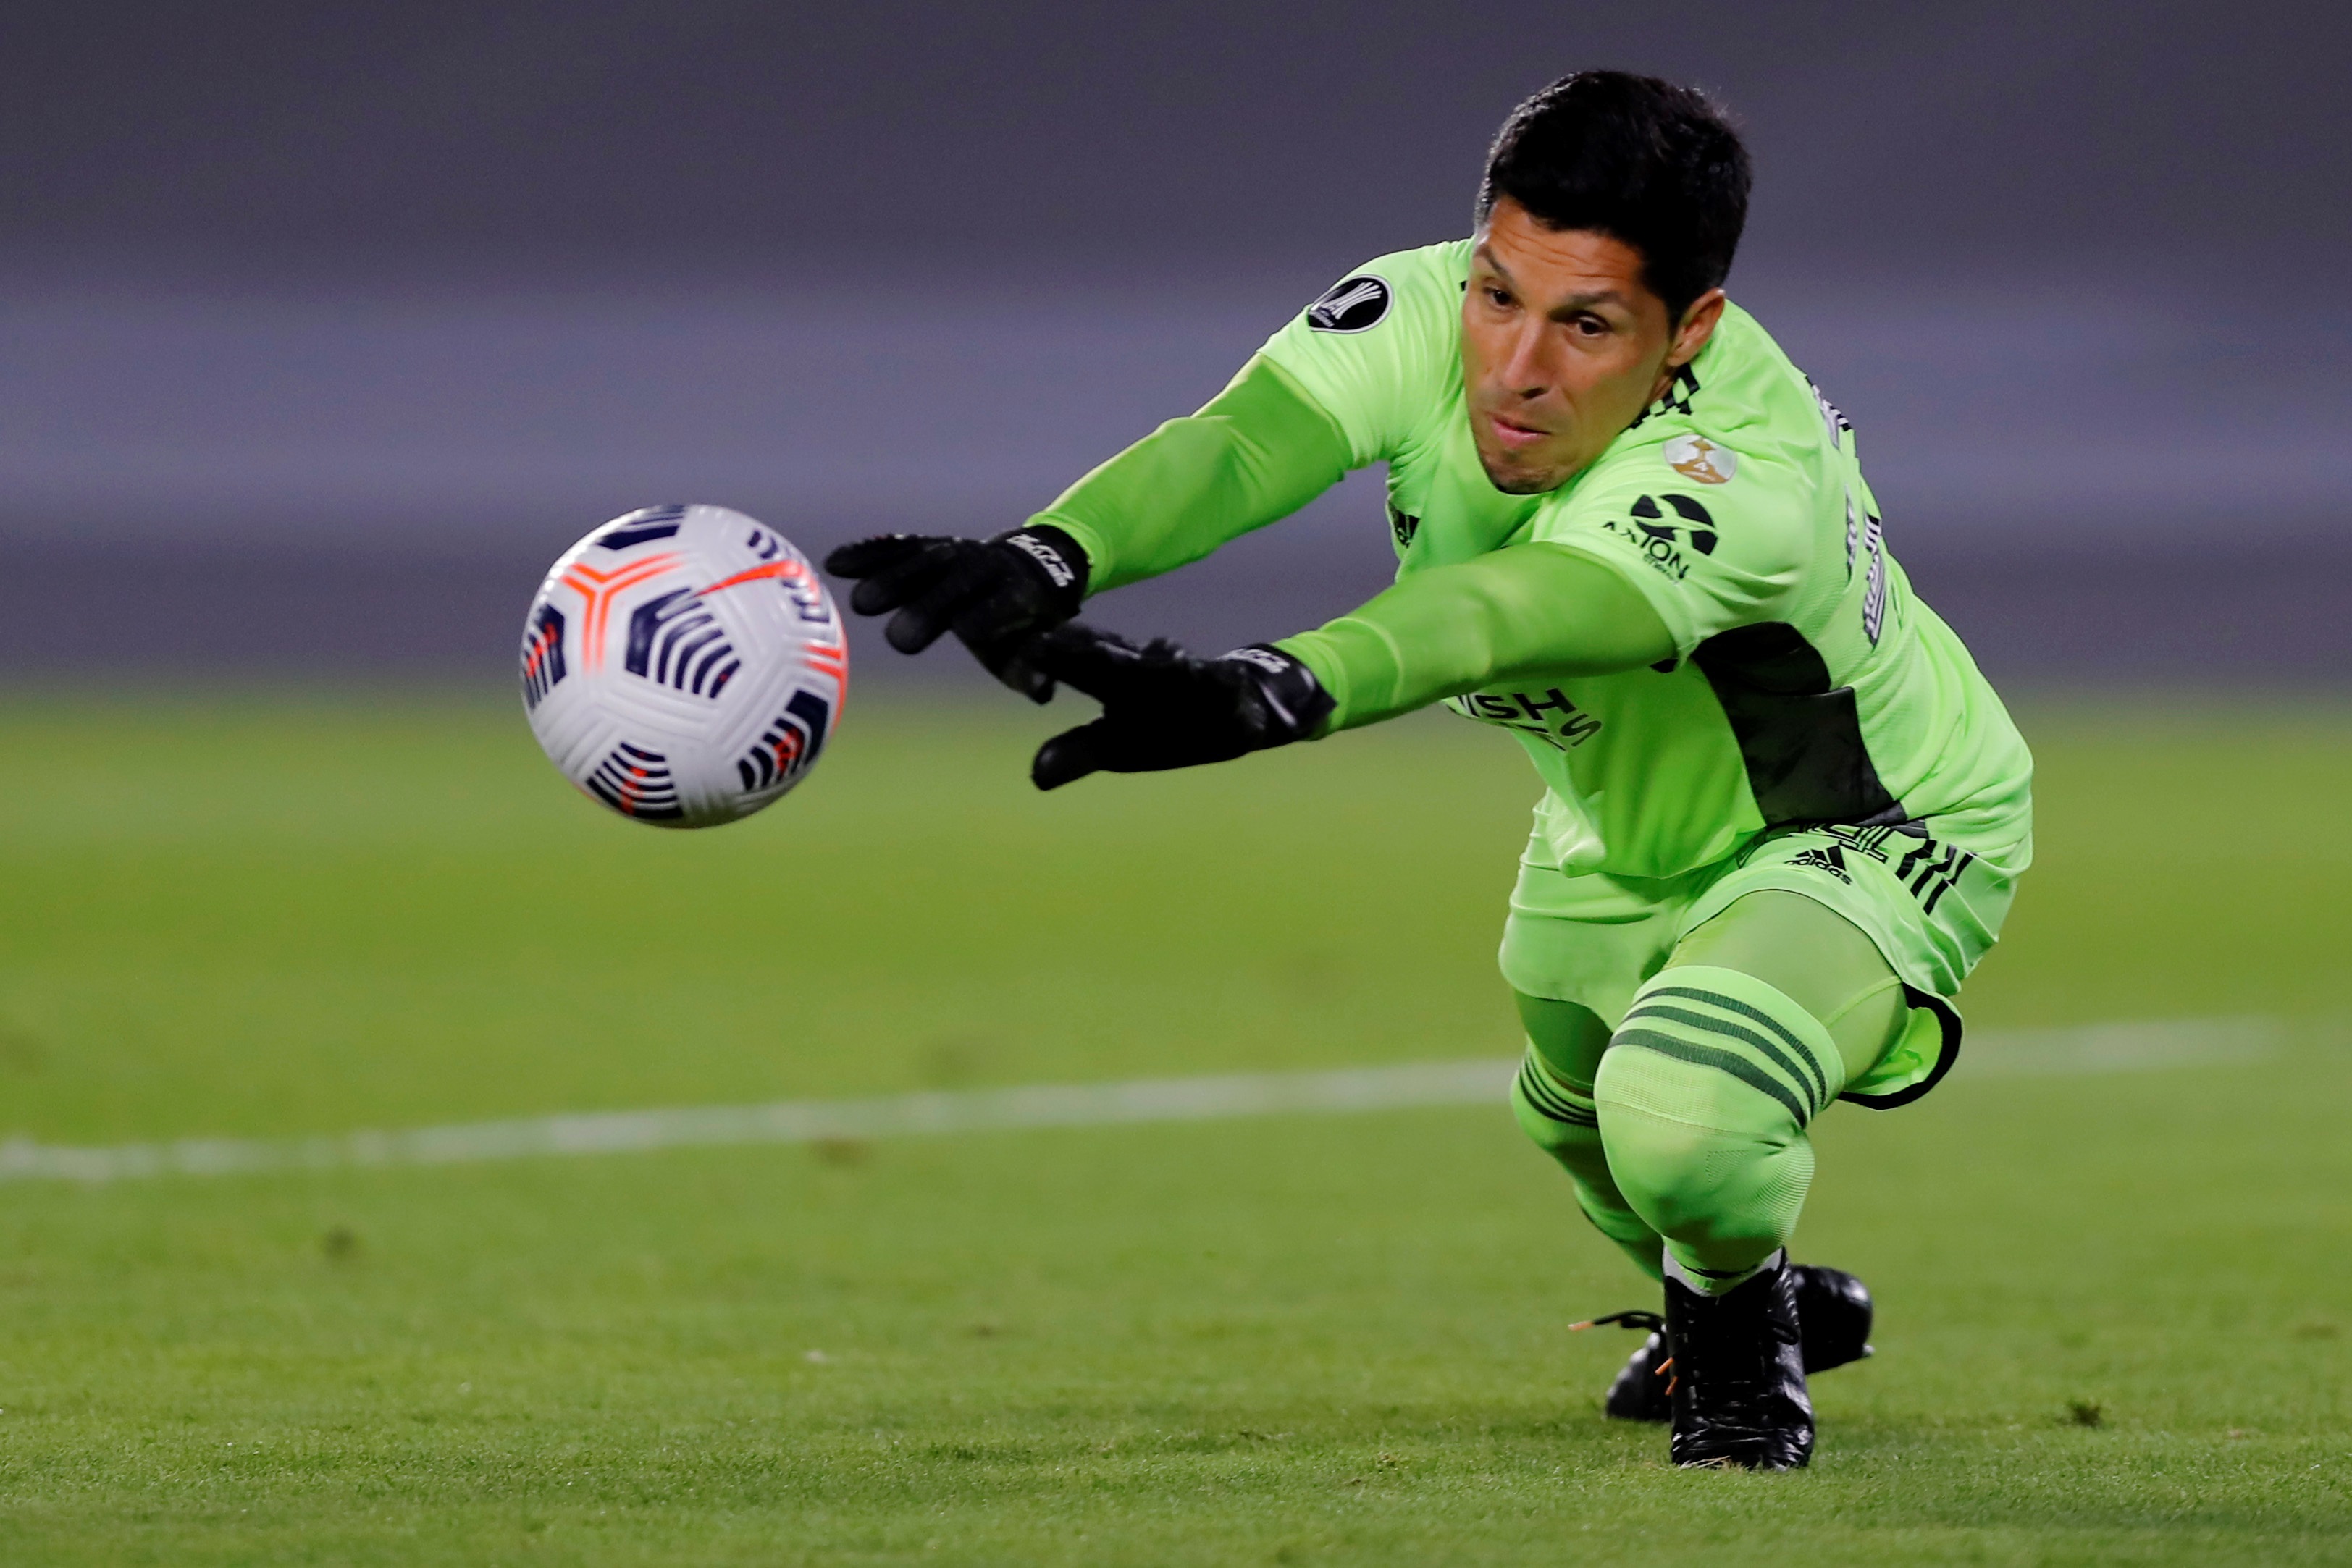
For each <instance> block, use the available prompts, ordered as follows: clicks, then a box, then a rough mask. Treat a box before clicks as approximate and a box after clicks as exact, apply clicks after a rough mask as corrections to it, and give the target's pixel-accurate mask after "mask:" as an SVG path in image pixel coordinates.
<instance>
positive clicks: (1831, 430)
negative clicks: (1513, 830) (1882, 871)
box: [1036, 239, 2032, 877]
mask: <svg viewBox="0 0 2352 1568" xmlns="http://www.w3.org/2000/svg"><path fill="white" fill-rule="evenodd" d="M1471 247H1472V242H1470V241H1469V240H1466V239H1465V240H1457V241H1454V242H1453V243H1450V244H1446V245H1439V246H1428V247H1425V248H1423V249H1420V250H1412V251H1402V252H1399V253H1397V254H1395V255H1393V256H1382V257H1381V258H1380V259H1379V260H1377V261H1374V262H1372V263H1370V265H1369V266H1367V267H1364V268H1362V269H1361V270H1360V271H1359V272H1357V273H1356V274H1354V275H1352V276H1351V277H1349V278H1348V279H1346V280H1344V281H1343V282H1342V283H1340V284H1339V285H1338V286H1336V287H1334V288H1333V289H1332V290H1330V291H1329V292H1328V293H1327V294H1326V295H1325V296H1324V297H1323V298H1321V299H1319V300H1318V301H1317V302H1316V303H1315V304H1314V305H1313V306H1311V307H1310V308H1308V309H1307V311H1305V312H1303V313H1302V314H1301V315H1300V316H1299V317H1298V318H1297V319H1294V320H1293V321H1292V322H1290V323H1289V324H1288V325H1287V326H1286V327H1285V328H1283V329H1282V330H1280V331H1279V332H1277V333H1276V334H1275V336H1274V337H1273V339H1272V340H1269V341H1268V342H1267V343H1266V345H1265V349H1264V350H1262V352H1261V354H1260V355H1259V357H1258V358H1257V359H1256V360H1254V361H1252V364H1251V367H1250V368H1249V369H1247V370H1245V371H1244V373H1243V375H1242V376H1241V377H1238V378H1236V380H1235V382H1234V385H1233V387H1231V388H1229V389H1228V390H1227V392H1226V393H1225V394H1224V395H1223V397H1221V398H1220V399H1219V400H1218V401H1217V402H1213V403H1212V404H1210V406H1209V407H1208V408H1207V409H1204V410H1203V411H1202V413H1201V414H1199V415H1196V416H1194V417H1193V418H1192V420H1189V421H1174V422H1171V423H1170V424H1169V425H1166V426H1163V427H1162V428H1161V430H1160V432H1159V433H1158V434H1155V435H1154V436H1153V437H1151V438H1150V439H1149V440H1147V441H1146V442H1145V443H1142V444H1139V446H1138V447H1136V448H1132V449H1130V450H1129V453H1127V454H1122V455H1121V456H1120V457H1119V458H1116V459H1113V460H1112V462H1111V463H1109V464H1106V465H1104V466H1103V468H1101V469H1097V471H1096V472H1095V474H1093V475H1090V476H1087V479H1085V480H1082V481H1080V483H1079V484H1078V485H1077V486H1074V487H1073V488H1072V489H1071V490H1070V491H1069V492H1068V493H1066V495H1065V496H1064V497H1062V498H1061V499H1060V500H1058V501H1056V502H1055V505H1054V507H1051V508H1049V509H1048V510H1047V511H1045V512H1044V513H1042V514H1040V515H1039V517H1038V518H1037V519H1036V520H1037V521H1039V522H1043V523H1049V524H1053V525H1055V526H1057V527H1060V528H1064V529H1065V530H1066V531H1068V532H1069V533H1070V534H1071V535H1072V536H1073V537H1075V538H1076V539H1077V540H1078V542H1079V543H1080V544H1081V545H1082V546H1083V547H1084V548H1086V549H1087V552H1088V555H1089V558H1090V559H1091V560H1092V562H1093V565H1094V572H1093V577H1092V580H1091V583H1090V587H1092V588H1093V589H1095V590H1097V591H1098V590H1100V589H1102V588H1106V587H1111V586H1116V585H1117V584H1118V583H1119V582H1124V581H1130V580H1135V579H1136V578H1139V577H1143V576H1149V575H1151V574H1152V573H1153V572H1155V571H1159V570H1167V569H1168V568H1170V567H1171V566H1174V565H1179V564H1181V563H1182V561H1184V560H1187V559H1196V558H1197V557H1198V556H1200V555H1202V554H1206V553H1207V552H1208V551H1209V550H1210V549H1213V548H1215V546H1216V545H1217V544H1219V543H1222V542H1223V540H1225V539H1228V538H1233V537H1234V536H1236V535H1238V534H1239V533H1241V532H1244V531H1245V530H1246V529H1248V528H1255V527H1257V526H1260V525H1261V524H1263V523H1265V522H1268V521H1271V520H1273V519H1274V517H1278V516H1281V515H1284V514H1285V513H1286V512H1288V511H1290V510H1294V509H1296V508H1297V507H1298V506H1301V505H1303V504H1304V503H1305V502H1306V501H1307V499H1310V498H1311V497H1313V495H1315V494H1316V493H1318V491H1319V490H1321V489H1322V488H1324V487H1326V486H1328V485H1329V484H1331V483H1333V482H1335V481H1336V480H1337V479H1338V478H1339V476H1340V472H1341V471H1342V470H1345V469H1353V468H1361V467H1365V466H1369V465H1371V464H1374V463H1385V464H1386V465H1388V512H1389V522H1390V525H1391V536H1392V539H1393V544H1394V548H1395V550H1396V555H1397V562H1398V565H1397V574H1398V586H1397V587H1396V588H1395V589H1392V590H1391V591H1389V592H1388V593H1386V594H1383V595H1381V597H1380V598H1379V599H1376V600H1374V601H1372V602H1371V603H1370V604H1369V605H1367V606H1365V607H1364V608H1363V609H1362V610H1360V611H1359V612H1355V613H1354V614H1352V615H1349V616H1343V617H1340V618H1339V620H1337V621H1334V622H1331V623H1330V624H1328V625H1327V626H1325V627H1323V628H1320V629H1318V630H1317V631H1314V632H1306V633H1302V634H1300V635H1298V636H1296V637H1292V638H1288V639H1286V640H1284V642H1283V643H1281V644H1280V645H1281V646H1282V647H1283V648H1285V649H1286V650H1287V651H1289V652H1290V653H1293V654H1295V655H1297V657H1298V658H1300V659H1301V660H1303V661H1304V662H1305V663H1306V664H1307V665H1308V666H1309V667H1310V668H1311V669H1313V670H1314V671H1315V673H1316V674H1317V676H1318V678H1319V679H1321V680H1322V682H1323V684H1324V685H1325V686H1326V687H1327V688H1328V689H1329V690H1330V692H1331V694H1332V695H1333V697H1334V699H1335V700H1336V702H1337V704H1338V708H1337V711H1336V712H1335V714H1334V716H1333V727H1335V728H1344V727H1349V726H1350V725H1352V724H1358V723H1363V722H1369V721H1370V720H1372V719H1376V718H1381V717H1386V716H1390V715H1391V714H1392V713H1395V712H1399V711H1402V709H1403V708H1405V707H1409V706H1420V705H1421V704H1423V703H1425V702H1429V701H1433V700H1438V699H1443V700H1444V701H1445V703H1446V706H1449V707H1450V708H1452V709H1453V710H1454V712H1456V713H1459V714H1461V715H1462V716H1465V717H1467V718H1471V719H1475V720H1476V721H1478V722H1481V723H1485V724H1491V725H1495V726H1498V727H1502V728H1506V729H1508V730H1510V731H1511V732H1512V733H1513V734H1514V735H1515V736H1517V737H1518V740H1519V743H1520V744H1521V745H1522V746H1523V747H1525V748H1526V749H1527V752H1528V756H1529V757H1530V758H1532V759H1533V760H1534V763H1535V766H1536V769H1537V771H1538V773H1539V774H1541V775H1542V777H1543V779H1544V782H1545V783H1546V785H1548V786H1549V789H1548V791H1547V794H1546V796H1545V799H1544V800H1543V802H1542V804H1541V806H1540V807H1539V808H1538V839H1539V840H1540V841H1544V842H1546V843H1548V844H1549V847H1550V850H1551V852H1552V853H1553V855H1554V856H1555V862H1554V863H1556V864H1558V865H1559V866H1560V867H1561V868H1562V869H1564V870H1568V871H1570V872H1579V871H1588V870H1601V871H1606V872H1609V873H1612V874H1616V875H1621V876H1633V877H1665V876H1673V875H1677V874H1680V873H1684V872H1685V871H1689V870H1692V869H1694V868H1696V867H1699V866H1704V865H1707V864H1711V863H1713V862H1716V861H1717V860H1720V859H1722V858H1723V857H1724V856H1726V855H1728V854H1730V853H1732V852H1735V851H1737V850H1738V849H1739V848H1740V847H1741V845H1743V844H1744V843H1746V842H1748V841H1750V840H1752V839H1753V838H1754V837H1755V836H1756V835H1757V834H1759V832H1761V831H1764V830H1766V829H1767V828H1771V827H1778V826H1781V825H1786V824H1794V823H1843V824H1851V825H1853V826H1858V827H1867V826H1874V825H1885V824H1891V823H1895V822H1900V821H1913V820H1919V819H1927V818H1933V819H1935V820H1936V836H1937V839H1938V840H1940V841H1945V842H1948V843H1950V844H1954V845H1957V846H1958V847H1959V848H1961V849H1963V850H1966V851H1969V852H1972V853H1974V854H1977V855H1979V856H1981V857H1984V858H1986V859H1987V860H1989V861H1990V862H1992V863H1993V864H1994V865H1996V866H1998V867H1999V868H2000V870H2001V871H2003V872H2005V873H2009V874H2011V875H2014V874H2016V873H2019V872H2021V871H2022V870H2023V869H2024V867H2025V862H2026V860H2027V858H2028V857H2029V855H2030V853H2031V850H2030V844H2031V837H2030V832H2029V828H2030V812H2031V805H2030V785H2031V778H2032V761H2031V758H2030V757H2029V756H2028V754H2027V751H2026V748H2025V745H2024V742H2023V741H2022V739H2021V737H2019V735H2018V733H2017V730H2016V728H2015V727H2013V726H2012V725H2011V722H2010V718H2009V716H2008V714H2007V713H2006V712H2005V711H2004V710H2003V708H2002V706H2001V705H2000V699H1999V698H1998V697H1997V696H1996V695H1994V694H1993V691H1992V689H1991V687H1990V685H1988V684H1987V683H1986V681H1985V679H1984V677H1983V676H1982V675H1981V674H1979V673H1978V671H1977V668H1976V665H1975V664H1974V662H1973V661H1971V660H1970V658H1969V654H1968V651H1967V649H1966V648H1964V647H1963V646H1962V645H1961V643H1960V641H1959V639H1958V637H1957V636H1955V635H1954V634H1953V632H1951V630H1950V629H1949V628H1948V627H1947V626H1946V625H1945V624H1944V623H1943V622H1942V621H1940V620H1939V619H1937V616H1936V614H1935V613H1934V612H1932V611H1931V610H1929V609H1928V608H1927V605H1926V604H1924V603H1922V602H1921V601H1919V600H1918V599H1917V598H1916V596H1914V594H1913V593H1912V591H1911V588H1910V584H1909V583H1908V581H1907V580H1906V579H1905V577H1904V574H1903V571H1902V569H1901V568H1900V567H1899V566H1897V565H1896V564H1895V559H1894V558H1893V557H1892V556H1891V555H1889V554H1888V552H1887V549H1886V544H1885V537H1884V534H1883V532H1882V530H1881V528H1880V523H1879V516H1878V508H1877V505H1876V503H1875V501H1874V499H1873V498H1872V496H1871V493H1870V487H1869V486H1868V485H1867V484H1866V483H1865V482H1864V479H1863V476H1862V469H1861V465H1860V464H1859V462H1858V461H1857V458H1856V455H1855V450H1854V438H1853V430H1852V428H1851V427H1850V426H1849V425H1848V423H1846V421H1845V420H1844V419H1843V417H1842V416H1841V415H1840V414H1839V413H1838V411H1837V410H1836V409H1835V408H1834V407H1832V405H1831V404H1830V402H1828V400H1827V399H1825V398H1823V397H1822V394H1821V393H1820V392H1819V391H1817V390H1816V389H1815V388H1814V387H1813V386H1812V384H1811V382H1808V381H1807V380H1806V379H1805V377H1804V375H1803V374H1802V373H1801V371H1798V370H1797V369H1796V368H1795V367H1794V366H1793V365H1791V364H1790V361H1789V360H1788V358H1787V356H1786V355H1784V354H1783V353H1781V351H1780V347H1779V345H1777V344H1776V343H1774V342H1773V341H1772V340H1771V339H1770V337H1769V336H1768V335H1767V334H1766V333H1765V331H1764V329H1762V328H1761V327H1760V326H1759V325H1758V324H1757V322H1756V320H1755V319H1754V318H1752V317H1750V316H1748V314H1747V313H1746V312H1745V311H1743V310H1741V309H1739V308H1738V307H1737V306H1730V307H1727V308H1726V309H1725V311H1724V314H1723V319H1722V320H1721V322H1720V324H1719V325H1718V326H1717V329H1716V330H1715V332H1714V335H1713V337H1712V338H1711V339H1710V340H1709V341H1708V343H1707V345H1706V348H1705V349H1703V350H1701V351H1700V353H1699V354H1698V356H1697V358H1696V359H1695V360H1694V361H1692V362H1691V363H1690V364H1689V365H1688V366H1687V367H1686V368H1685V370H1684V371H1681V372H1680V373H1679V374H1678V376H1677V377H1676V379H1675V382H1673V384H1672V385H1671V386H1670V387H1669V388H1668V390H1667V392H1666V393H1665V394H1664V397H1662V398H1661V399H1660V400H1659V401H1658V402H1655V403H1653V404H1652V405H1651V406H1650V407H1649V409H1648V410H1646V411H1645V412H1644V413H1643V415H1642V416H1641V417H1640V418H1639V419H1637V420H1636V421H1635V422H1634V423H1633V425H1632V426H1631V427H1630V428H1629V429H1627V430H1626V431H1624V432H1623V433H1622V434H1620V435H1619V436H1618V437H1617V439H1616V440H1615V441H1614V442H1612V444H1610V446H1609V447H1608V448H1607V450H1606V451H1604V452H1603V453H1602V454H1601V456H1600V457H1599V458H1598V459H1597V460H1595V461H1594V462H1593V463H1592V464H1591V465H1589V466H1588V467H1586V468H1585V469H1583V470H1582V471H1580V473H1579V474H1577V475H1576V476H1574V477H1573V478H1572V479H1570V481H1569V482H1568V483H1567V484H1566V485H1564V486H1561V487H1560V488H1559V489H1556V490H1552V491H1549V492H1547V493H1545V494H1541V495H1535V496H1515V495H1507V494H1505V493H1503V492H1501V491H1499V490H1496V488H1495V487H1494V486H1493V485H1492V484H1491V483H1489V481H1488V480H1487V478H1486V472H1485V470H1484V469H1483V468H1482V467H1481V465H1480V464H1479V461H1478V457H1477V454H1476V452H1475V448H1474V446H1473V444H1472V440H1471V432H1470V423H1469V415H1468V410H1467V406H1466V403H1465V397H1464V389H1463V382H1462V355H1461V329H1462V327H1461V323H1462V316H1461V312H1462V297H1463V289H1464V286H1465V279H1466V277H1467V276H1468V264H1469V257H1470V252H1471ZM1563 562H1582V563H1589V565H1586V566H1583V567H1580V568H1579V570H1588V571H1589V570H1590V566H1592V565H1597V566H1598V567H1600V568H1601V569H1604V570H1606V571H1607V572H1608V573H1611V574H1612V575H1613V576H1614V577H1615V578H1617V579H1619V580H1622V582H1624V583H1626V584H1630V585H1631V586H1632V587H1633V589H1634V590H1635V591H1637V592H1638V593H1639V594H1640V596H1641V598H1642V600H1643V601H1646V602H1647V603H1648V605H1649V606H1650V608H1651V609H1652V610H1653V611H1654V612H1655V613H1656V615H1657V617H1658V619H1659V620H1660V621H1661V622H1664V626H1665V627H1666V629H1667V631H1668V632H1670V633H1671V635H1672V636H1673V639H1674V644H1675V656H1674V657H1673V658H1671V659H1669V660H1666V661H1664V662H1661V663H1660V664H1656V665H1655V666H1653V667H1650V668H1641V669H1633V670H1630V671H1623V672H1621V673H1617V674H1598V675H1596V674H1590V673H1586V674H1576V673H1572V669H1573V667H1574V666H1575V665H1576V664H1577V663H1578V661H1577V660H1576V659H1575V658H1573V657H1571V656H1570V654H1571V653H1573V651H1574V650H1575V649H1576V648H1577V647H1578V645H1579V643H1578V639H1579V635H1580V630H1581V628H1580V625H1579V618H1580V613H1582V609H1583V607H1582V606H1581V605H1580V602H1579V601H1578V599H1577V596H1576V594H1575V592H1574V591H1573V581H1572V580H1571V579H1570V577H1569V576H1568V575H1567V574H1566V573H1565V572H1564V571H1563V568H1562V563H1563ZM1587 580H1589V579H1587ZM1618 597H1620V598H1621V599H1622V595H1621V596H1618ZM1653 635H1654V633H1653ZM1548 649H1549V650H1556V651H1557V652H1558V653H1559V664H1558V667H1555V668H1547V667H1546V665H1545V663H1544V660H1545V657H1546V651H1547V650H1548ZM1502 671H1507V672H1509V674H1507V677H1504V678H1495V677H1496V672H1502Z"/></svg>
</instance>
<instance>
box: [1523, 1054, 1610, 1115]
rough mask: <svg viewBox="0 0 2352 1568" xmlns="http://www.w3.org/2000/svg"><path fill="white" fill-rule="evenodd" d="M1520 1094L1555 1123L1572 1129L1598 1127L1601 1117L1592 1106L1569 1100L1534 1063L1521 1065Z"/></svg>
mask: <svg viewBox="0 0 2352 1568" xmlns="http://www.w3.org/2000/svg"><path fill="white" fill-rule="evenodd" d="M1519 1092H1520V1093H1521V1094H1523V1095H1525V1096H1526V1097H1527V1102H1528V1104H1529V1105H1532V1106H1534V1107H1535V1111H1536V1113H1537V1114H1538V1115H1539V1116H1543V1117H1546V1118H1548V1119H1549V1120H1551V1121H1554V1122H1565V1123H1567V1124H1569V1125H1570V1126H1572V1127H1597V1126H1599V1125H1601V1118H1600V1115H1599V1114H1598V1113H1596V1112H1595V1111H1594V1110H1593V1109H1592V1107H1591V1106H1590V1105H1579V1104H1578V1103H1576V1102H1575V1101H1573V1100H1570V1099H1569V1098H1568V1097H1567V1096H1566V1095H1564V1094H1562V1093H1561V1092H1559V1090H1557V1089H1555V1088H1553V1087H1552V1085H1551V1083H1550V1082H1549V1081H1548V1080H1547V1079H1546V1078H1545V1077H1544V1075H1543V1073H1542V1072H1541V1071H1538V1069H1537V1067H1536V1065H1535V1063H1533V1062H1532V1061H1526V1062H1521V1063H1520V1064H1519Z"/></svg>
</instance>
